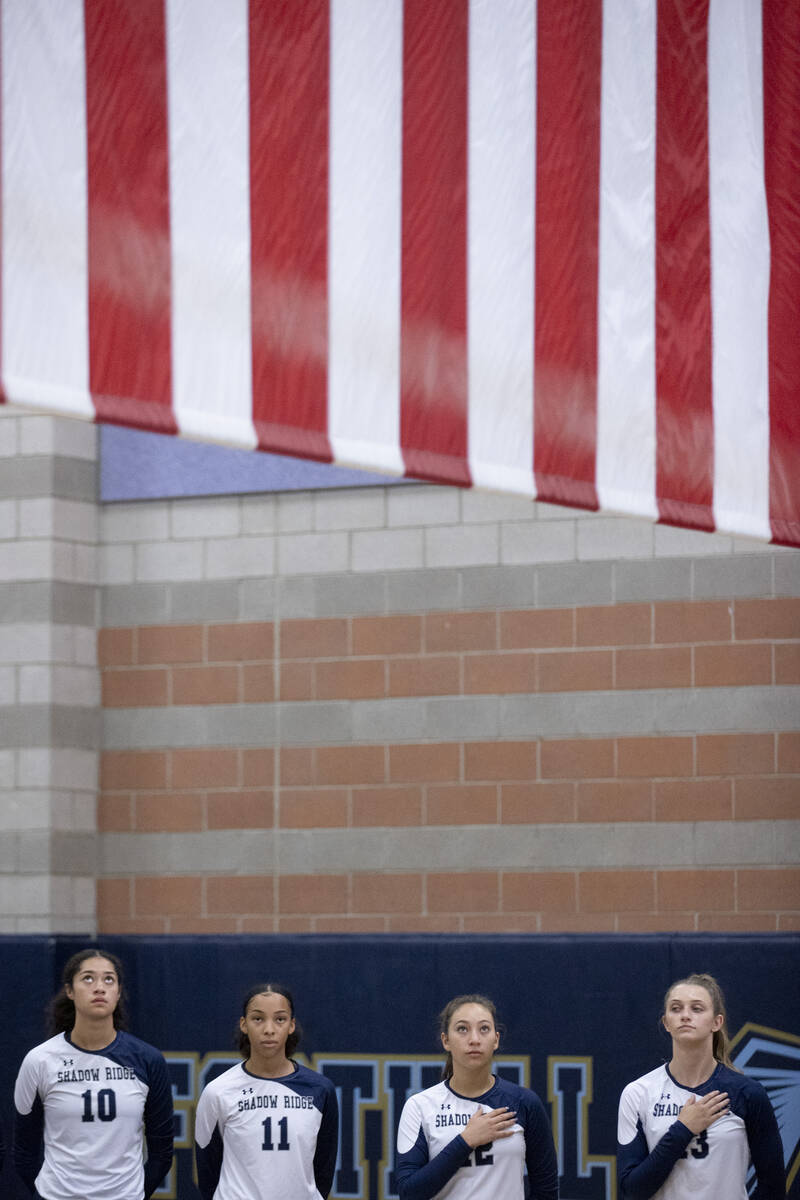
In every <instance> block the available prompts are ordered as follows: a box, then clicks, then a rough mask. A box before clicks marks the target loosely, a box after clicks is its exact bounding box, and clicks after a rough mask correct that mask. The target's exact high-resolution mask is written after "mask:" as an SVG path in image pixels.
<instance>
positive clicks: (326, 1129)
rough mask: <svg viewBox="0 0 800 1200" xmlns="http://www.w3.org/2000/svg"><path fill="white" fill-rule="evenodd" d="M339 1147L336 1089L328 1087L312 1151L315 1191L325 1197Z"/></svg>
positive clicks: (331, 1183) (331, 1185)
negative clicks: (314, 1146) (315, 1142)
mask: <svg viewBox="0 0 800 1200" xmlns="http://www.w3.org/2000/svg"><path fill="white" fill-rule="evenodd" d="M338 1148H339V1104H338V1102H337V1100H336V1091H335V1089H334V1088H330V1090H329V1091H327V1092H326V1093H325V1103H324V1105H323V1108H322V1122H321V1124H320V1127H319V1133H318V1134H317V1148H316V1151H315V1152H314V1182H315V1183H316V1185H317V1191H318V1192H319V1193H320V1195H322V1196H323V1197H326V1198H327V1195H328V1193H329V1192H330V1190H331V1188H332V1187H333V1176H334V1172H335V1171H336V1153H337V1150H338Z"/></svg>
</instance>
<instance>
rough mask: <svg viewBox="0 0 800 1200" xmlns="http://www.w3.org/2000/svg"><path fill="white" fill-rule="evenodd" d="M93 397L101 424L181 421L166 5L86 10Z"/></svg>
mask: <svg viewBox="0 0 800 1200" xmlns="http://www.w3.org/2000/svg"><path fill="white" fill-rule="evenodd" d="M84 15H85V28H86V119H87V141H88V199H89V231H88V233H89V386H90V388H91V391H92V398H93V400H94V404H95V408H96V410H97V416H98V418H99V419H100V420H102V421H110V422H115V423H117V424H122V425H134V426H137V427H139V428H146V429H154V430H158V431H160V432H162V433H174V432H175V431H176V426H175V419H174V417H173V414H172V409H171V407H170V405H171V392H172V365H171V310H170V306H171V265H170V244H169V172H168V139H167V71H166V36H165V27H164V6H163V0H85V8H84Z"/></svg>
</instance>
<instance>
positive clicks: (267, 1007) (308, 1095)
mask: <svg viewBox="0 0 800 1200" xmlns="http://www.w3.org/2000/svg"><path fill="white" fill-rule="evenodd" d="M299 1038H300V1031H299V1029H298V1027H297V1023H296V1021H295V1015H294V1000H293V998H292V994H291V992H290V991H289V990H288V988H286V987H285V986H284V985H283V984H280V983H259V984H257V985H256V986H255V987H253V988H251V989H250V991H249V992H248V993H247V995H246V996H245V998H244V1001H243V1004H242V1015H241V1018H240V1020H239V1039H238V1040H239V1052H240V1053H241V1055H242V1057H243V1058H244V1062H242V1063H239V1064H237V1065H236V1066H235V1067H231V1068H230V1069H229V1070H228V1071H225V1072H224V1073H223V1074H222V1075H219V1076H218V1077H217V1078H216V1079H214V1080H212V1081H211V1083H209V1084H208V1085H207V1086H206V1087H205V1088H204V1090H203V1093H202V1095H201V1096H200V1100H199V1102H198V1105H197V1114H196V1118H195V1154H196V1160H197V1179H198V1184H199V1187H200V1193H201V1195H202V1197H203V1200H212V1198H213V1200H238V1198H239V1197H241V1196H247V1197H248V1198H249V1200H306V1198H308V1200H325V1197H327V1195H328V1193H329V1192H330V1190H331V1187H332V1185H333V1173H334V1169H335V1167H336V1151H337V1145H338V1134H339V1108H338V1104H337V1101H336V1091H335V1089H334V1086H333V1084H332V1083H331V1082H330V1080H329V1079H326V1078H325V1076H324V1075H320V1074H318V1072H316V1071H311V1070H309V1068H308V1067H304V1066H302V1064H298V1063H296V1062H294V1061H293V1060H292V1057H291V1056H292V1054H293V1053H294V1051H295V1049H296V1048H297V1044H298V1041H299Z"/></svg>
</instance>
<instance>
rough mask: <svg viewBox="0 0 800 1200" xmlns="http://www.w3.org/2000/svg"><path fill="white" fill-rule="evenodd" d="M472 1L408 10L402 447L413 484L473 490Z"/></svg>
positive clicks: (444, 0)
mask: <svg viewBox="0 0 800 1200" xmlns="http://www.w3.org/2000/svg"><path fill="white" fill-rule="evenodd" d="M468 33H469V29H468V14H467V0H437V3H436V4H435V5H431V4H430V0H405V6H404V18H403V203H402V267H401V270H402V301H401V310H402V329H401V347H400V388H401V411H400V441H401V448H402V453H403V459H404V462H405V467H406V474H408V475H411V476H414V477H415V478H417V479H432V480H435V481H438V482H441V483H449V484H460V485H463V486H469V483H470V476H469V467H468V465H467V44H468Z"/></svg>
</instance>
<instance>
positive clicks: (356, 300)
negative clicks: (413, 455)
mask: <svg viewBox="0 0 800 1200" xmlns="http://www.w3.org/2000/svg"><path fill="white" fill-rule="evenodd" d="M402 89H403V7H402V3H401V0H381V3H380V4H376V3H375V0H332V3H331V55H330V169H329V201H328V203H329V260H328V263H329V275H328V299H329V330H328V333H329V360H328V435H329V438H330V442H331V447H332V450H333V456H334V460H335V461H336V462H339V463H352V464H353V465H354V466H369V467H371V468H372V469H373V470H377V471H388V472H390V473H396V474H402V472H403V458H402V455H401V453H400V249H401V248H400V202H401V181H400V176H401V161H402Z"/></svg>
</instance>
